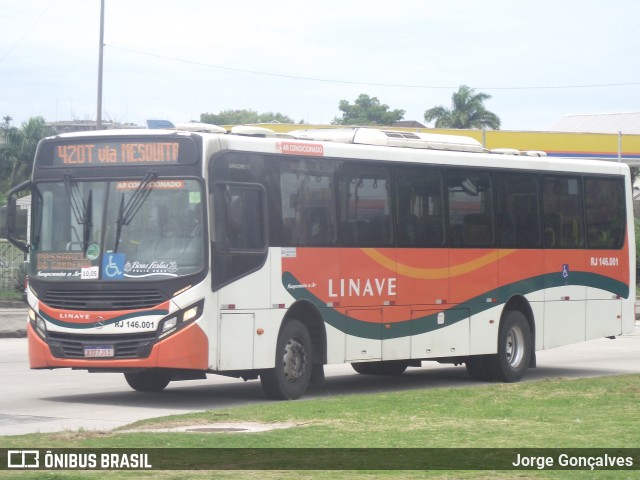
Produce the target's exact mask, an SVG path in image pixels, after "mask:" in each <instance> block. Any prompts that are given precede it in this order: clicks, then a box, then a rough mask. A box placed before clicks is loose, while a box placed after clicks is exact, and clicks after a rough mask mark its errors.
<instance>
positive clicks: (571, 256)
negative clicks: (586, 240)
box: [544, 250, 587, 348]
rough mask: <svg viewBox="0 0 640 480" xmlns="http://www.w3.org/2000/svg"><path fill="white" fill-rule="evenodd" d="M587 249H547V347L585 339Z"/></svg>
mask: <svg viewBox="0 0 640 480" xmlns="http://www.w3.org/2000/svg"><path fill="white" fill-rule="evenodd" d="M586 260H587V253H586V251H585V250H546V251H545V271H546V272H547V274H546V275H545V309H544V348H553V347H559V346H561V345H568V344H570V343H577V342H583V341H585V339H586V298H587V287H586V286H584V283H583V280H581V278H580V276H581V272H585V271H586V268H587V265H586V263H587V262H586Z"/></svg>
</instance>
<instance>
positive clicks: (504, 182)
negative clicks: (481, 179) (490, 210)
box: [496, 173, 554, 248]
mask: <svg viewBox="0 0 640 480" xmlns="http://www.w3.org/2000/svg"><path fill="white" fill-rule="evenodd" d="M496 178H497V189H498V205H497V206H498V217H497V218H498V245H499V246H500V247H507V248H512V247H519V248H539V247H540V243H541V241H540V238H541V236H540V231H541V227H540V195H539V190H540V188H539V185H538V176H537V175H534V174H529V173H498V175H497V176H496ZM544 228H545V231H544V233H545V236H548V237H553V236H554V235H553V232H552V231H551V230H549V231H547V228H549V226H548V225H546V224H545V227H544ZM549 242H552V240H551V239H550V240H549Z"/></svg>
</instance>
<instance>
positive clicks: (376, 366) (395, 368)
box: [351, 360, 409, 376]
mask: <svg viewBox="0 0 640 480" xmlns="http://www.w3.org/2000/svg"><path fill="white" fill-rule="evenodd" d="M351 366H352V367H353V369H354V370H355V371H356V372H358V373H359V374H361V375H391V376H394V375H402V374H403V373H404V371H405V370H406V369H407V367H408V366H409V364H408V363H407V362H403V361H401V360H400V361H396V360H388V361H386V362H357V363H352V364H351Z"/></svg>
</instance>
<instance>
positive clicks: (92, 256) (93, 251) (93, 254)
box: [87, 243, 100, 260]
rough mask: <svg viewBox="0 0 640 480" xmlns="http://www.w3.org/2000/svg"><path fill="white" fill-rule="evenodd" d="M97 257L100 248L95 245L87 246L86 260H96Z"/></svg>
mask: <svg viewBox="0 0 640 480" xmlns="http://www.w3.org/2000/svg"><path fill="white" fill-rule="evenodd" d="M99 256H100V246H99V245H98V244H96V243H92V244H91V245H89V248H87V258H88V259H89V260H97V259H98V257H99Z"/></svg>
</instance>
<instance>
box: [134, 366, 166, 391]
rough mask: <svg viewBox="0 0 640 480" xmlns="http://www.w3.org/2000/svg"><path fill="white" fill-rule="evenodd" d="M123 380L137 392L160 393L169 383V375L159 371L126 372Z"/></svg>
mask: <svg viewBox="0 0 640 480" xmlns="http://www.w3.org/2000/svg"><path fill="white" fill-rule="evenodd" d="M124 378H125V380H126V381H127V383H128V384H129V386H130V387H131V388H133V389H134V390H136V391H138V392H161V391H162V390H164V389H165V387H166V386H167V385H169V382H170V381H171V375H169V374H168V373H166V372H163V371H160V370H143V371H141V372H135V373H133V372H127V373H125V374H124Z"/></svg>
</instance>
